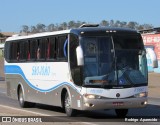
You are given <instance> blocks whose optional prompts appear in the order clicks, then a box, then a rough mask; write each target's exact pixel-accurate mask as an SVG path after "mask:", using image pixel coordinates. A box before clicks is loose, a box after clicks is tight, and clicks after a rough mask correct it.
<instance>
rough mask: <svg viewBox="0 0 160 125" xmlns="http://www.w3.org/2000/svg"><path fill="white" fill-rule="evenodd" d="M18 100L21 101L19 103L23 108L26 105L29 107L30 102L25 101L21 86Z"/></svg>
mask: <svg viewBox="0 0 160 125" xmlns="http://www.w3.org/2000/svg"><path fill="white" fill-rule="evenodd" d="M18 101H19V105H20V106H21V107H22V108H26V107H28V105H29V103H28V102H26V101H24V95H23V90H22V88H21V87H20V88H19V91H18Z"/></svg>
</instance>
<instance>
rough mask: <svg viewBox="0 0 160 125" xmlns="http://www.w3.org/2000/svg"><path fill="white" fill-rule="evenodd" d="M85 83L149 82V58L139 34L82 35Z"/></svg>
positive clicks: (117, 84)
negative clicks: (147, 60) (147, 59)
mask: <svg viewBox="0 0 160 125" xmlns="http://www.w3.org/2000/svg"><path fill="white" fill-rule="evenodd" d="M81 45H82V49H83V54H84V67H83V81H84V86H100V87H109V86H110V87H117V86H119V87H120V86H122V87H123V86H127V85H129V86H136V85H137V86H138V85H139V86H140V85H142V84H143V85H147V62H146V56H145V51H144V46H143V43H142V40H141V37H140V36H133V35H132V36H125V35H114V36H112V37H110V36H108V37H107V36H106V37H104V36H102V37H82V38H81Z"/></svg>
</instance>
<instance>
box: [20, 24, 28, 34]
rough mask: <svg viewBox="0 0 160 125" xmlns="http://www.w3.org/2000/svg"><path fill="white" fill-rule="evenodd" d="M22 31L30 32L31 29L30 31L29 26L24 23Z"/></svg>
mask: <svg viewBox="0 0 160 125" xmlns="http://www.w3.org/2000/svg"><path fill="white" fill-rule="evenodd" d="M21 32H22V33H29V32H30V31H29V26H27V25H23V26H22V30H21Z"/></svg>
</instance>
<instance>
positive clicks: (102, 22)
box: [100, 20, 109, 26]
mask: <svg viewBox="0 0 160 125" xmlns="http://www.w3.org/2000/svg"><path fill="white" fill-rule="evenodd" d="M100 25H101V26H109V22H108V21H106V20H102V21H101V23H100Z"/></svg>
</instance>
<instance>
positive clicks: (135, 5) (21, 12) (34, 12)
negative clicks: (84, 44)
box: [0, 0, 160, 32]
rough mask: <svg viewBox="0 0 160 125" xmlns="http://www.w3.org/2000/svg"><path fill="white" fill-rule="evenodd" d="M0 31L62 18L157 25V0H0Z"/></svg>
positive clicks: (159, 5) (159, 8)
mask: <svg viewBox="0 0 160 125" xmlns="http://www.w3.org/2000/svg"><path fill="white" fill-rule="evenodd" d="M0 12H1V14H0V32H19V31H20V30H21V29H22V26H23V25H28V26H35V25H37V24H38V23H42V24H45V25H46V26H47V25H49V24H51V23H53V24H60V23H62V22H69V21H71V20H74V21H85V22H88V23H100V22H101V21H102V20H120V21H126V22H129V21H135V22H137V23H139V24H152V25H153V26H154V27H160V16H158V15H159V12H160V0H1V3H0Z"/></svg>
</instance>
